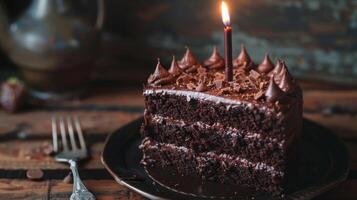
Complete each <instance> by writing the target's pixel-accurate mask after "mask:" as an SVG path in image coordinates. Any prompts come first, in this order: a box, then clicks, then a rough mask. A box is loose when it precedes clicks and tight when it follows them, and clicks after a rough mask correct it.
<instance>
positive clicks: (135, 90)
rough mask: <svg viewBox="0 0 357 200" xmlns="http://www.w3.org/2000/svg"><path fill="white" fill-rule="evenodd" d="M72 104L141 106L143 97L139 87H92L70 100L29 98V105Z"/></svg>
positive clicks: (75, 105)
mask: <svg viewBox="0 0 357 200" xmlns="http://www.w3.org/2000/svg"><path fill="white" fill-rule="evenodd" d="M33 105H36V106H43V105H47V106H49V105H53V106H61V105H66V106H72V107H74V108H75V107H78V106H83V105H93V106H103V105H105V106H143V105H144V98H143V97H142V88H141V87H129V88H127V87H124V88H123V87H120V86H118V87H113V86H110V87H93V88H91V89H90V90H89V91H88V94H87V95H86V96H85V97H84V98H77V99H71V100H62V101H55V102H38V101H34V100H30V105H29V107H30V108H31V106H33Z"/></svg>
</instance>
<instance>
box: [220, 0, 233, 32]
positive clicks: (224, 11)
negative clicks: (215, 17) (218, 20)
mask: <svg viewBox="0 0 357 200" xmlns="http://www.w3.org/2000/svg"><path fill="white" fill-rule="evenodd" d="M222 20H223V24H224V25H225V26H231V18H230V17H229V10H228V6H227V4H226V2H224V1H222Z"/></svg>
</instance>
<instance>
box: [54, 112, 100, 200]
mask: <svg viewBox="0 0 357 200" xmlns="http://www.w3.org/2000/svg"><path fill="white" fill-rule="evenodd" d="M58 130H59V132H60V134H61V135H60V136H61V137H60V139H59V138H58ZM66 130H67V131H66ZM67 132H68V134H67ZM75 132H76V133H77V134H76V135H77V137H76V135H75ZM67 136H69V140H68V139H67ZM77 138H78V139H77ZM52 141H53V151H54V152H55V154H56V155H55V159H56V160H57V161H58V162H67V163H69V164H70V168H71V171H72V174H73V192H72V195H71V198H70V199H71V200H95V197H94V195H93V194H92V193H91V192H89V190H88V189H87V188H86V187H85V186H84V184H83V183H82V181H81V179H80V177H79V174H78V169H77V162H78V161H80V160H82V159H85V158H87V157H88V151H87V147H86V144H85V141H84V137H83V132H82V128H81V124H80V121H79V118H78V117H67V118H66V119H64V117H63V116H61V117H59V119H57V117H56V116H53V117H52Z"/></svg>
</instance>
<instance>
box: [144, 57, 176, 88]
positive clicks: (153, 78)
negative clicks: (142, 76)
mask: <svg viewBox="0 0 357 200" xmlns="http://www.w3.org/2000/svg"><path fill="white" fill-rule="evenodd" d="M172 79H173V76H172V75H171V74H170V73H169V72H168V71H167V70H166V69H165V68H164V66H162V64H161V62H160V59H157V65H156V68H155V71H154V73H153V74H151V75H150V76H149V78H148V83H149V84H151V85H155V86H156V85H161V84H166V83H170V82H171V81H172Z"/></svg>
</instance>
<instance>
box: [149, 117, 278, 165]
mask: <svg viewBox="0 0 357 200" xmlns="http://www.w3.org/2000/svg"><path fill="white" fill-rule="evenodd" d="M145 120H146V121H147V124H146V125H145V126H144V128H143V131H142V133H143V136H144V137H146V136H148V137H150V138H152V139H154V140H155V141H158V142H160V143H171V144H174V145H176V146H184V147H187V148H190V149H193V150H194V152H196V153H202V152H208V151H211V152H215V153H218V154H221V153H225V154H229V155H237V156H240V157H242V158H245V159H248V160H251V161H256V162H265V163H267V164H269V165H272V166H274V167H275V168H280V167H282V166H284V162H283V161H284V148H283V145H284V140H282V141H278V140H277V139H275V138H271V137H267V136H264V135H262V134H260V133H254V132H250V131H242V130H238V129H236V128H225V127H223V126H222V125H220V124H218V123H215V124H213V125H208V124H205V123H202V122H195V123H193V124H190V123H186V122H185V121H182V120H175V119H171V118H167V117H161V116H158V115H154V116H145Z"/></svg>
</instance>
